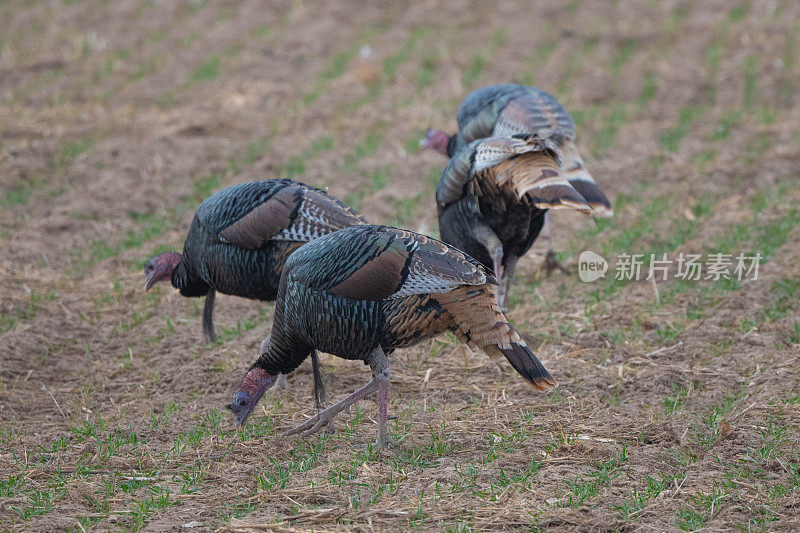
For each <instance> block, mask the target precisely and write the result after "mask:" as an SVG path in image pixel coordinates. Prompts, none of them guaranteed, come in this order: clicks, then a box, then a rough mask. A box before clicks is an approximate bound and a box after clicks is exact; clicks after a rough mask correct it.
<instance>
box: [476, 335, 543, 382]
mask: <svg viewBox="0 0 800 533" xmlns="http://www.w3.org/2000/svg"><path fill="white" fill-rule="evenodd" d="M489 349H490V350H491V349H494V350H497V351H499V352H501V353H502V354H503V355H504V356H505V358H506V359H508V362H509V363H511V366H513V367H514V370H516V371H517V372H519V375H520V376H522V377H523V378H525V381H527V382H528V384H529V385H530V386H531V387H533V388H534V389H536V390H538V391H542V392H544V391H547V390H550V389H554V388H556V387H558V382H557V381H556V380H555V379H553V376H551V375H550V372H548V371H547V369H546V368H545V367H544V365H543V364H542V362H541V361H539V359H538V358H537V357H536V356H535V355H534V354H533V352H532V351H531V350H530V348H528V347H527V346H526V345H525V344H524V343H523V344H520V343H518V342H512V343H511V345H510V346H508V347H506V348H503V347H500V346H491V347H489ZM494 350H492V351H494ZM484 351H486V352H487V353H488V351H489V350H487V349H486V348H484Z"/></svg>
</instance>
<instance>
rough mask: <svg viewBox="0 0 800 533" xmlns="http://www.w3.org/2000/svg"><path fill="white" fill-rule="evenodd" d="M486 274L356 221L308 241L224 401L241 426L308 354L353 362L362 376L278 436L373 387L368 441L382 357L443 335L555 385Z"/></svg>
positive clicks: (428, 243)
mask: <svg viewBox="0 0 800 533" xmlns="http://www.w3.org/2000/svg"><path fill="white" fill-rule="evenodd" d="M494 283H495V280H494V279H493V278H492V276H491V274H488V273H487V272H486V271H485V270H484V268H483V267H482V266H481V265H480V264H479V263H478V262H477V261H475V260H474V259H472V258H471V257H469V256H467V255H465V254H464V253H462V252H460V251H459V250H456V249H455V248H453V247H452V246H449V245H447V244H445V243H443V242H440V241H437V240H435V239H432V238H430V237H426V236H424V235H420V234H418V233H413V232H411V231H406V230H400V229H396V228H390V227H386V226H357V227H351V228H347V229H343V230H341V231H337V232H336V233H332V234H330V235H326V236H325V237H322V238H320V239H317V240H315V241H313V242H311V243H309V244H307V245H306V246H304V247H303V248H301V249H300V250H298V251H297V252H295V253H294V254H293V255H292V256H291V257H290V258H289V260H288V261H287V262H286V267H285V268H284V272H283V276H282V277H281V284H280V289H279V292H278V303H277V305H276V309H275V320H274V322H273V325H272V334H271V335H270V336H269V337H268V340H267V341H266V342H265V343H264V348H265V349H264V351H263V353H262V354H261V357H260V358H259V359H258V360H257V361H256V362H255V363H254V364H253V366H252V367H251V368H250V370H249V371H248V372H247V374H246V375H245V377H244V379H243V380H242V382H241V384H240V385H239V387H238V388H237V390H236V392H235V393H234V394H233V402H232V403H231V404H230V405H229V407H230V409H231V410H233V412H234V414H235V415H236V422H237V424H238V425H241V424H244V422H245V421H246V420H247V417H248V416H249V414H250V413H251V412H252V410H253V408H254V407H255V406H256V404H257V403H258V400H259V399H260V398H261V396H262V395H263V394H264V392H266V390H267V389H268V388H270V387H271V386H272V385H273V384H274V383H275V379H276V376H277V375H279V374H286V373H288V372H291V371H292V370H294V369H295V368H296V367H297V366H298V365H299V364H300V363H301V362H302V361H303V360H304V359H305V358H306V357H308V356H309V354H312V353H313V352H314V350H321V351H324V352H328V353H332V354H334V355H337V356H339V357H343V358H345V359H359V360H363V361H364V362H365V363H366V364H368V365H369V366H370V368H371V369H372V380H371V381H370V382H369V383H367V384H366V385H365V386H363V387H361V388H360V389H358V390H357V391H355V392H353V393H352V394H351V395H350V396H348V397H347V398H345V399H344V400H342V401H341V402H339V403H338V404H336V405H333V406H331V407H329V408H327V409H325V410H323V411H321V412H319V413H318V414H317V415H316V416H314V417H312V418H310V419H309V420H307V421H306V422H304V423H303V424H301V425H299V426H297V427H295V428H293V429H291V430H289V431H288V432H287V433H286V434H294V433H300V432H302V433H303V434H310V433H314V432H316V431H318V430H319V429H321V428H322V427H324V426H325V425H326V424H328V423H329V422H330V421H331V420H332V419H333V418H334V417H335V416H336V415H337V414H338V413H339V412H341V411H342V410H343V409H346V408H347V407H349V406H350V405H352V404H353V403H355V402H356V401H358V400H360V399H362V398H364V397H365V396H367V395H369V394H371V393H373V392H375V391H378V404H379V414H378V439H377V444H378V445H379V446H384V445H386V444H387V443H388V436H387V431H386V420H387V404H388V395H389V377H390V374H389V361H388V359H387V357H386V356H387V355H388V354H390V353H391V352H392V351H393V350H394V349H395V348H402V347H405V346H411V345H413V344H416V343H418V342H420V341H421V340H423V339H426V338H429V337H432V336H434V335H437V334H439V333H442V332H443V331H446V330H450V331H452V332H453V333H454V334H455V335H456V336H457V337H458V338H459V339H460V340H461V341H462V342H465V343H467V344H469V345H470V346H472V347H477V348H480V349H482V350H483V351H484V352H486V353H487V354H488V355H489V356H492V357H498V356H501V355H502V356H505V357H506V359H508V361H509V362H510V363H511V365H512V366H513V367H514V368H515V369H516V370H517V372H519V374H520V375H521V376H522V377H523V378H524V379H525V380H526V381H527V382H528V383H529V384H530V385H531V386H532V387H533V388H534V389H536V390H539V391H546V390H548V389H551V388H553V387H555V386H556V385H557V383H556V381H555V380H554V379H553V378H552V377H551V376H550V374H549V373H548V372H547V370H546V369H545V368H544V366H543V365H542V363H541V362H540V361H539V360H538V359H537V358H536V356H535V355H534V354H533V353H532V352H531V350H530V349H529V348H528V347H527V346H526V345H525V341H523V340H522V339H521V338H520V336H519V335H518V334H517V332H516V331H514V328H512V327H511V325H510V324H509V323H508V321H507V320H506V318H505V316H504V315H503V313H502V312H501V311H500V308H499V307H498V306H497V302H496V299H495V285H494Z"/></svg>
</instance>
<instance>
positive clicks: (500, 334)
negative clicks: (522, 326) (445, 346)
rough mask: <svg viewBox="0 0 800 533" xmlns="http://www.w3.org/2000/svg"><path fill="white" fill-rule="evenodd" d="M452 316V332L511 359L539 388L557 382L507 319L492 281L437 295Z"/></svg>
mask: <svg viewBox="0 0 800 533" xmlns="http://www.w3.org/2000/svg"><path fill="white" fill-rule="evenodd" d="M436 299H437V301H438V302H439V304H440V305H442V307H444V308H445V309H446V310H447V311H448V312H449V313H450V315H451V316H452V317H453V327H452V331H453V333H454V334H455V335H456V336H457V337H458V338H459V339H460V340H461V341H462V342H464V343H466V344H467V345H469V346H470V347H471V348H480V349H481V350H483V351H484V352H486V354H487V355H488V356H489V357H500V356H501V355H502V356H503V357H505V358H506V359H508V362H509V363H511V366H513V367H514V370H516V371H517V372H519V374H520V375H521V376H522V377H523V378H524V379H525V381H527V382H528V384H530V385H531V387H533V388H534V389H536V390H538V391H542V392H544V391H547V390H550V389H553V388H555V387H557V386H558V382H557V381H556V380H555V379H554V378H553V376H551V375H550V372H548V371H547V369H546V368H545V367H544V365H543V364H542V362H541V361H539V359H538V358H537V357H536V355H534V353H533V352H532V351H531V350H530V348H528V346H527V345H526V344H525V341H524V340H522V338H521V337H520V336H519V334H518V333H517V332H516V331H515V330H514V328H513V327H512V326H511V324H509V323H508V320H507V319H506V317H505V315H503V312H502V311H501V310H500V307H499V306H498V305H497V298H496V296H495V290H494V286H493V285H488V284H487V285H483V286H480V287H461V288H459V289H456V290H454V291H450V292H448V293H444V294H439V295H437V296H436Z"/></svg>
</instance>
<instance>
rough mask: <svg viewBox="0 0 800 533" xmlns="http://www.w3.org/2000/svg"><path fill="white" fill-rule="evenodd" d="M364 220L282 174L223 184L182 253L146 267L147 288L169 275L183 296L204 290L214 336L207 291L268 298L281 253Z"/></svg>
mask: <svg viewBox="0 0 800 533" xmlns="http://www.w3.org/2000/svg"><path fill="white" fill-rule="evenodd" d="M355 224H366V220H364V218H363V217H362V216H361V215H359V214H358V213H356V212H355V211H353V210H352V209H350V208H349V207H347V206H346V205H344V204H343V203H342V202H340V201H339V200H337V199H336V198H333V197H332V196H329V195H328V194H327V193H325V191H322V190H320V189H317V188H315V187H310V186H308V185H305V184H303V183H299V182H296V181H292V180H289V179H271V180H263V181H253V182H249V183H242V184H239V185H234V186H233V187H228V188H227V189H223V190H221V191H219V192H217V193H215V194H214V195H212V196H211V197H209V198H208V199H206V200H205V201H204V202H203V203H202V204H200V207H199V208H198V209H197V213H196V214H195V216H194V220H193V221H192V225H191V226H190V227H189V234H188V235H187V237H186V242H185V243H184V246H183V254H179V253H178V252H164V253H162V254H159V255H157V256H156V257H154V258H153V259H152V260H151V261H150V263H149V264H148V265H147V266H146V267H145V274H146V275H147V282H146V285H145V289H146V290H150V288H151V287H152V286H153V285H154V284H155V283H156V282H158V281H166V280H169V281H171V282H172V286H173V287H175V288H176V289H180V292H181V294H182V295H183V296H189V297H198V296H205V297H206V301H205V307H204V309H203V334H204V335H205V337H206V339H207V340H209V341H214V340H215V339H216V335H215V333H214V322H213V314H214V295H215V294H216V292H217V291H219V292H221V293H223V294H231V295H234V296H242V297H244V298H250V299H252V300H266V301H270V300H274V299H275V296H276V295H277V293H278V283H279V282H280V276H281V271H282V270H283V265H284V263H285V262H286V259H287V258H288V257H289V256H290V255H291V254H292V252H294V251H295V250H297V249H298V248H300V247H301V246H302V245H303V244H304V243H306V242H308V241H310V240H313V239H316V238H318V237H321V236H323V235H326V234H328V233H332V232H334V231H336V230H338V229H341V228H344V227H346V226H351V225H355Z"/></svg>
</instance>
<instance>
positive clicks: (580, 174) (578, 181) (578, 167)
mask: <svg viewBox="0 0 800 533" xmlns="http://www.w3.org/2000/svg"><path fill="white" fill-rule="evenodd" d="M562 149H563V154H564V169H563V173H564V176H565V177H566V178H567V181H569V184H570V185H572V186H573V187H574V188H575V190H577V191H578V192H579V193H580V194H581V196H583V197H584V198H585V199H586V203H587V204H589V207H591V208H592V213H591V214H592V215H594V216H598V217H604V218H610V217H612V216H614V210H613V209H611V202H610V201H609V200H608V198H607V197H606V195H605V194H603V191H601V190H600V187H598V186H597V183H596V182H595V181H594V178H593V177H592V175H591V174H589V171H588V170H587V169H586V164H585V163H584V162H583V158H582V157H581V154H580V152H578V148H577V147H576V146H575V143H574V142H573V141H570V140H568V141H565V142H564V144H563V146H562Z"/></svg>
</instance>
